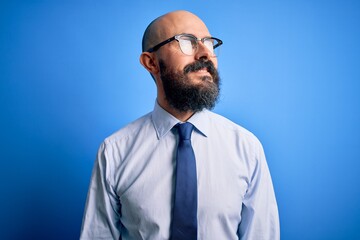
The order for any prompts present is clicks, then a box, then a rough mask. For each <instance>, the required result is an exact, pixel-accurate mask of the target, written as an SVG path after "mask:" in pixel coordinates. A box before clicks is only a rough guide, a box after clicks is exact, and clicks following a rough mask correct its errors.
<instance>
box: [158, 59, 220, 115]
mask: <svg viewBox="0 0 360 240" xmlns="http://www.w3.org/2000/svg"><path fill="white" fill-rule="evenodd" d="M159 65H160V76H161V80H162V83H163V88H164V92H165V97H166V100H167V102H168V103H169V105H170V106H172V107H173V108H175V109H176V110H178V111H179V112H188V111H192V112H199V111H202V110H203V109H204V108H205V109H209V110H211V109H213V108H214V107H215V104H216V102H217V101H218V98H219V93H220V77H219V74H218V71H217V70H216V68H215V67H214V64H213V63H212V62H211V61H205V60H203V59H200V60H197V61H195V62H193V63H191V64H188V65H186V66H185V67H184V69H183V71H182V72H175V71H171V70H170V69H169V68H168V67H167V66H166V64H165V62H164V61H162V60H160V61H159ZM200 69H207V70H208V72H209V73H210V75H211V77H210V76H204V77H202V78H201V80H202V82H200V83H192V82H191V81H192V80H191V79H190V78H189V77H188V74H189V73H191V72H196V71H198V70H200Z"/></svg>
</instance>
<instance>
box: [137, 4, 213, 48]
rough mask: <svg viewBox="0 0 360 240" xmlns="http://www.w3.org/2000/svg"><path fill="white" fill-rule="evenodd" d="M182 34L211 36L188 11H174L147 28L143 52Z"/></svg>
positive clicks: (204, 26)
mask: <svg viewBox="0 0 360 240" xmlns="http://www.w3.org/2000/svg"><path fill="white" fill-rule="evenodd" d="M180 33H190V34H193V35H195V36H198V35H201V34H207V35H210V34H209V31H208V29H207V27H206V25H205V23H204V22H203V21H202V20H201V19H200V18H199V17H197V16H196V15H194V14H193V13H191V12H188V11H183V10H180V11H174V12H170V13H167V14H165V15H163V16H160V17H158V18H156V19H155V20H154V21H152V22H151V23H150V24H149V26H148V27H147V28H146V30H145V32H144V36H143V40H142V51H143V52H145V51H147V50H148V49H149V48H151V47H153V46H155V45H156V44H158V43H160V42H162V41H164V40H166V39H168V38H170V37H172V36H174V35H176V34H180Z"/></svg>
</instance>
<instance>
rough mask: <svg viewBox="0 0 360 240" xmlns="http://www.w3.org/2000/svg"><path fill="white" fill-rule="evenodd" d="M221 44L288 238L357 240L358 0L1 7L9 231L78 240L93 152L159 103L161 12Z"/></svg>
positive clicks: (231, 103)
mask: <svg viewBox="0 0 360 240" xmlns="http://www.w3.org/2000/svg"><path fill="white" fill-rule="evenodd" d="M176 9H187V10H190V11H192V12H194V13H196V14H197V15H199V16H200V17H201V18H202V19H203V20H204V21H205V23H206V24H207V25H208V27H209V29H210V31H211V32H212V34H213V35H214V36H216V37H219V38H221V39H222V40H223V41H224V45H223V47H222V49H221V55H220V57H219V69H220V74H221V76H222V80H223V84H222V95H221V101H220V103H219V104H218V105H217V107H216V108H215V110H214V111H215V112H217V113H220V114H222V115H224V116H226V117H228V118H230V119H232V120H233V121H235V122H237V123H238V124H240V125H242V126H244V127H245V128H247V129H249V130H250V131H252V132H253V133H254V134H255V135H257V136H258V137H259V139H260V140H261V141H262V143H263V145H264V148H265V151H266V154H267V160H268V164H269V167H270V170H271V173H272V177H273V182H274V185H275V191H276V195H277V200H278V204H279V211H280V218H281V234H282V239H285V240H287V239H290V240H296V239H327V240H328V239H360V231H359V227H360V204H359V203H360V187H359V183H360V175H359V172H360V136H359V134H360V131H359V130H360V129H359V122H360V107H359V103H360V91H359V90H360V83H359V82H360V46H359V43H360V27H359V25H360V2H359V1H349V0H343V1H340V0H339V1H336V0H327V1H325V0H324V1H317V0H314V1H309V0H294V1H292V0H276V1H275V0H274V1H270V0H255V1H245V0H241V1H213V0H206V1H204V0H191V1H190V0H184V1H180V0H177V1H170V0H168V1H165V0H163V1H159V0H158V1H153V0H152V1H149V0H146V1H129V2H126V3H125V2H120V1H91V0H90V1H41V0H37V1H35V0H34V1H6V0H5V1H4V0H3V1H1V3H0V79H1V82H0V109H1V118H0V126H1V129H0V131H1V133H0V135H1V138H0V148H1V168H0V169H1V172H0V191H1V192H0V207H1V209H0V210H1V213H0V230H1V231H0V239H25V238H26V239H77V238H78V237H79V231H80V226H81V220H82V214H83V209H84V204H85V199H86V194H87V189H88V184H89V179H90V175H91V170H92V166H93V162H94V159H95V155H96V152H97V148H98V146H99V144H100V143H101V141H102V140H103V139H104V138H105V137H106V136H108V135H110V134H111V133H112V132H114V131H115V130H117V129H119V128H120V127H122V126H124V125H125V124H127V123H129V122H130V121H132V120H134V119H136V118H138V117H140V116H142V115H143V114H145V113H147V112H149V111H151V110H152V108H153V105H154V101H155V95H156V90H155V85H154V83H153V81H152V79H151V78H150V76H149V74H148V73H147V72H146V71H145V69H143V68H142V66H141V65H140V64H139V60H138V59H139V55H140V53H141V47H140V45H141V38H142V34H143V31H144V30H145V28H146V26H147V25H148V23H149V22H150V21H152V20H153V19H154V18H155V17H157V16H159V15H162V14H164V13H166V12H168V11H171V10H176Z"/></svg>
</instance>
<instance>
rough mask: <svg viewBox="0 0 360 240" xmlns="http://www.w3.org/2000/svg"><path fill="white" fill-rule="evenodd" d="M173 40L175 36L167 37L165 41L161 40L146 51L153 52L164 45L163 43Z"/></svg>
mask: <svg viewBox="0 0 360 240" xmlns="http://www.w3.org/2000/svg"><path fill="white" fill-rule="evenodd" d="M174 40H175V36H174V37H171V38H169V39H166V40H165V41H163V42H161V43H159V44H157V45H155V46H154V47H152V48H149V49H148V50H147V52H149V53H152V52H155V51H156V50H158V49H159V48H161V47H162V46H164V45H165V44H167V43H169V42H171V41H174Z"/></svg>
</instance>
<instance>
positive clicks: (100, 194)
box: [80, 143, 121, 240]
mask: <svg viewBox="0 0 360 240" xmlns="http://www.w3.org/2000/svg"><path fill="white" fill-rule="evenodd" d="M111 170H112V167H111V165H110V163H109V160H108V157H107V151H106V145H105V144H104V143H103V144H102V145H101V146H100V149H99V151H98V155H97V159H96V161H95V165H94V168H93V172H92V176H91V181H90V187H89V192H88V196H87V200H86V205H85V210H84V216H83V222H82V227H81V233H80V239H82V240H85V239H120V238H121V231H120V230H121V222H120V201H119V198H118V196H117V194H116V192H115V191H114V190H113V187H112V184H111V183H110V181H109V177H108V176H109V175H110V174H111Z"/></svg>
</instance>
